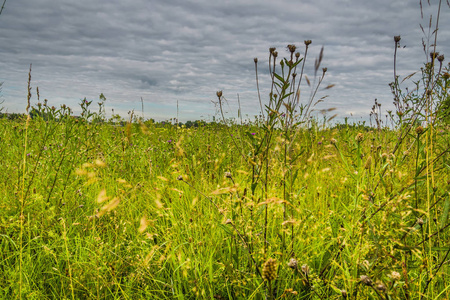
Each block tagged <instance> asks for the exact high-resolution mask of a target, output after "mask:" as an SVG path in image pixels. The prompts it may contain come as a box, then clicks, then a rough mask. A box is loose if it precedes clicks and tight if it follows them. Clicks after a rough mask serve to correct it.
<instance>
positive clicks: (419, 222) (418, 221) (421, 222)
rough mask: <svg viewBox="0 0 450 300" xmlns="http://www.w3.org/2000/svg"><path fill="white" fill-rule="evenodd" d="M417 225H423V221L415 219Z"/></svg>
mask: <svg viewBox="0 0 450 300" xmlns="http://www.w3.org/2000/svg"><path fill="white" fill-rule="evenodd" d="M417 224H419V225H420V226H422V225H423V219H422V218H418V219H417Z"/></svg>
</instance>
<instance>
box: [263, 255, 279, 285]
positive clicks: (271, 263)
mask: <svg viewBox="0 0 450 300" xmlns="http://www.w3.org/2000/svg"><path fill="white" fill-rule="evenodd" d="M262 277H263V279H265V280H267V281H272V280H274V279H275V278H277V261H276V260H275V259H273V258H269V259H268V260H267V261H266V262H265V263H264V267H263V271H262Z"/></svg>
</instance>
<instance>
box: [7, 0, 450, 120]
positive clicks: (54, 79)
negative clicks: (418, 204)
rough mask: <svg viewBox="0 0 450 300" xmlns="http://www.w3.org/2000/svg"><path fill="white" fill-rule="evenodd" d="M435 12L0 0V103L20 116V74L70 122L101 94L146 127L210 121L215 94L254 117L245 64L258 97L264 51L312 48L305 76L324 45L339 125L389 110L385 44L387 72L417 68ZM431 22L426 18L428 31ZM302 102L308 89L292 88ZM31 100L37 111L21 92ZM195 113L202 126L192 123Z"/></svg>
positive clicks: (385, 6) (234, 1)
mask: <svg viewBox="0 0 450 300" xmlns="http://www.w3.org/2000/svg"><path fill="white" fill-rule="evenodd" d="M436 11H437V5H436V4H433V3H432V5H431V6H429V5H428V4H427V3H426V2H425V3H423V13H424V18H423V19H421V10H420V5H419V2H418V1H407V0H398V1H390V0H380V1H376V2H373V1H372V2H370V1H357V0H337V1H327V0H314V1H312V0H310V1H301V2H298V1H294V0H283V1H267V0H263V1H255V0H254V1H238V0H227V1H207V0H198V1H182V0H165V1H144V0H129V1H117V0H113V1H107V2H106V1H92V0H79V1H67V0H60V1H51V0H41V1H31V0H16V1H7V2H6V5H5V8H4V10H3V13H2V15H0V27H1V33H0V45H2V46H1V47H0V54H1V56H0V57H1V61H0V82H1V81H3V82H4V85H3V97H2V98H3V100H4V103H3V106H4V107H5V109H6V110H8V111H9V112H23V111H24V110H25V106H26V103H25V102H26V95H27V92H26V86H27V79H28V69H29V65H30V63H32V64H33V67H32V68H33V70H32V83H31V84H32V86H33V87H34V88H35V87H36V86H38V87H39V90H40V97H41V101H42V99H43V98H47V99H48V100H49V103H50V104H51V105H55V106H59V105H60V104H62V103H65V104H67V105H69V106H70V107H72V108H73V109H74V111H75V112H76V113H77V112H78V111H79V107H78V104H77V103H79V102H80V99H82V98H84V97H87V98H88V99H90V100H95V99H98V95H99V94H100V93H103V94H104V95H105V96H106V98H107V102H106V108H107V113H108V115H111V113H112V110H113V109H114V112H115V113H119V114H121V115H122V116H125V115H126V114H127V112H128V111H130V110H133V109H135V110H136V112H139V113H140V110H141V97H142V99H143V100H144V111H145V117H146V118H154V119H158V120H162V119H168V118H172V117H176V116H177V102H178V115H179V118H180V119H181V120H182V121H183V120H184V121H186V120H188V119H191V120H193V119H199V118H203V119H206V120H208V119H211V117H212V116H214V114H215V112H216V110H215V106H214V103H213V102H214V101H216V100H217V99H216V96H215V94H216V91H217V90H223V93H224V95H225V96H226V98H227V99H228V102H229V107H227V110H228V111H229V116H237V108H238V101H237V95H238V94H239V99H240V104H241V108H242V111H243V113H244V115H245V114H248V115H249V116H253V115H256V114H258V113H259V102H258V98H257V91H256V85H255V72H254V63H253V58H254V57H258V58H259V65H258V68H259V70H260V71H261V73H260V77H261V78H260V80H261V81H260V86H261V93H262V96H263V100H264V99H267V94H268V89H269V77H268V65H267V59H268V54H269V52H268V48H269V47H277V49H278V51H279V53H280V54H281V55H286V56H287V55H288V52H287V51H286V50H285V49H286V45H287V44H296V45H297V46H298V48H299V49H300V52H301V54H302V55H303V54H304V45H303V41H304V40H306V39H311V40H312V41H313V43H312V45H311V47H310V50H309V51H308V52H309V54H308V57H307V66H308V67H307V75H308V77H309V78H310V79H311V81H312V80H313V77H314V72H313V65H314V59H315V57H316V56H317V55H318V54H319V52H320V48H321V47H322V46H324V48H325V51H324V59H323V62H322V66H323V67H327V68H328V72H327V76H326V79H325V82H324V86H326V85H328V84H335V87H334V88H332V89H330V90H327V91H321V94H320V95H319V97H321V96H324V95H328V96H329V97H328V98H327V100H326V101H325V102H324V103H321V104H320V105H321V106H320V107H319V108H329V107H336V108H337V112H338V114H339V116H340V117H341V118H343V117H346V116H350V115H353V116H354V117H353V118H355V119H358V118H360V117H364V118H367V116H368V114H369V112H370V109H371V106H372V104H373V102H374V99H375V98H378V99H379V102H381V103H382V104H383V107H384V108H385V109H389V108H390V107H391V102H392V97H391V94H390V91H389V86H388V83H389V82H391V81H392V80H393V53H394V41H393V36H394V35H401V36H402V40H401V45H402V46H406V47H405V48H400V49H399V53H398V57H399V58H398V70H399V71H398V72H399V74H400V75H401V76H406V75H407V74H409V73H411V72H413V71H416V70H418V69H419V68H420V67H421V65H422V63H423V62H424V61H425V60H426V57H425V54H424V52H423V48H422V40H421V39H422V38H425V39H426V38H427V37H426V35H424V34H423V33H422V31H421V29H420V26H419V24H422V26H423V27H424V29H425V33H427V30H428V23H429V16H430V14H434V15H436ZM449 12H450V9H449V8H448V6H447V5H443V7H442V10H441V17H440V28H442V29H441V30H440V31H439V35H438V49H437V51H440V52H441V53H447V52H448V50H449V48H450V44H449V41H450V35H449V32H448V30H447V31H446V30H445V28H450V21H448V20H450V18H448V16H449ZM434 21H435V16H434V19H433V22H434ZM302 91H303V92H302V96H303V97H304V98H303V100H304V101H307V98H308V95H309V89H308V87H307V86H306V85H305V86H304V87H303V89H302ZM32 103H37V97H36V93H35V92H34V91H33V98H32ZM200 116H202V117H200Z"/></svg>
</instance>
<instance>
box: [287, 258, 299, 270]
mask: <svg viewBox="0 0 450 300" xmlns="http://www.w3.org/2000/svg"><path fill="white" fill-rule="evenodd" d="M287 265H288V267H289V268H291V269H293V270H295V269H297V266H298V262H297V260H296V259H295V258H291V259H290V260H289V262H288V264H287Z"/></svg>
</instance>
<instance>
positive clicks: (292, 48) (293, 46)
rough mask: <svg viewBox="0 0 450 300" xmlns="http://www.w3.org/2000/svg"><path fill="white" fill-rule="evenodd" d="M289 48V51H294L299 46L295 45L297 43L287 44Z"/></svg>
mask: <svg viewBox="0 0 450 300" xmlns="http://www.w3.org/2000/svg"><path fill="white" fill-rule="evenodd" d="M287 48H288V50H289V52H291V53H294V52H295V50H296V49H297V46H295V45H287Z"/></svg>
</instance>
